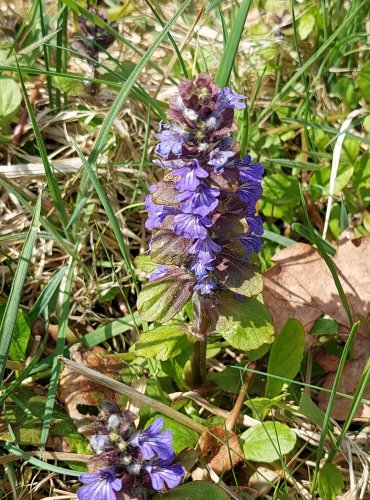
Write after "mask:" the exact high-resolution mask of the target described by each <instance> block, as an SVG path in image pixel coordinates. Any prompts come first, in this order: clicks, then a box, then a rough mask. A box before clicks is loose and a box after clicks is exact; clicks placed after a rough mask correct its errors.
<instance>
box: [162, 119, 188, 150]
mask: <svg viewBox="0 0 370 500" xmlns="http://www.w3.org/2000/svg"><path fill="white" fill-rule="evenodd" d="M157 137H158V139H159V140H160V142H159V144H158V145H157V147H156V149H155V152H156V153H158V154H159V155H160V156H162V157H163V158H168V157H169V155H170V154H171V153H173V154H174V155H176V156H180V155H181V153H182V145H183V143H184V141H185V140H186V139H187V138H188V134H186V133H185V132H184V131H183V129H182V128H181V127H180V126H178V125H177V126H173V127H171V128H170V127H169V126H168V125H166V124H162V125H161V132H160V133H159V134H157Z"/></svg>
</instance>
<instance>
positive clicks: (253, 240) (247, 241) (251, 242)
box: [238, 233, 262, 255]
mask: <svg viewBox="0 0 370 500" xmlns="http://www.w3.org/2000/svg"><path fill="white" fill-rule="evenodd" d="M238 239H239V241H240V243H241V244H242V245H243V247H244V250H245V252H246V253H247V254H248V255H249V254H251V253H258V252H259V251H260V250H261V246H262V240H261V238H259V237H258V236H256V235H254V234H248V233H246V234H243V235H242V236H240V237H239V238H238Z"/></svg>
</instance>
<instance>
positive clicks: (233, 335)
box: [215, 292, 274, 351]
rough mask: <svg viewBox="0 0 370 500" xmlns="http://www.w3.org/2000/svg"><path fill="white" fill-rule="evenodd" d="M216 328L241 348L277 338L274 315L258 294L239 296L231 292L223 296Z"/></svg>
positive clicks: (237, 347) (246, 349) (255, 347)
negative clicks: (238, 297) (240, 298)
mask: <svg viewBox="0 0 370 500" xmlns="http://www.w3.org/2000/svg"><path fill="white" fill-rule="evenodd" d="M218 311H219V314H220V316H219V318H218V319H217V324H216V328H215V330H216V332H217V333H219V334H221V335H222V336H223V337H224V339H225V340H227V341H228V342H229V343H230V345H231V346H232V347H234V348H235V349H240V350H241V351H251V350H254V349H258V348H259V347H261V346H262V345H263V344H271V343H272V342H273V339H274V327H273V325H272V318H271V315H270V313H269V312H268V310H267V309H266V307H265V306H264V304H262V303H261V302H260V301H259V300H258V299H257V298H255V297H253V298H248V299H245V300H238V299H236V298H235V297H234V295H233V294H231V293H227V292H226V293H224V294H222V295H221V296H220V302H219V304H218Z"/></svg>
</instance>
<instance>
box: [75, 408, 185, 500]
mask: <svg viewBox="0 0 370 500" xmlns="http://www.w3.org/2000/svg"><path fill="white" fill-rule="evenodd" d="M107 408H109V411H108V412H106V411H103V412H102V413H101V414H100V416H99V426H98V427H97V429H96V430H97V434H94V435H93V436H92V437H91V439H90V446H91V448H92V449H93V450H94V452H95V455H93V457H92V458H91V459H90V465H91V466H92V468H93V469H98V470H97V471H96V472H94V473H92V474H89V473H86V474H81V475H80V477H79V479H80V481H81V482H82V483H84V484H85V486H82V487H81V488H79V489H78V490H77V496H78V498H79V499H80V500H116V499H117V496H119V498H125V499H130V498H147V496H148V495H149V494H151V493H154V491H163V490H166V489H171V488H175V487H176V486H178V485H179V484H180V482H181V481H182V479H183V477H184V474H185V469H184V468H183V467H182V465H179V464H176V463H174V462H175V453H174V451H173V448H172V433H171V431H170V430H165V431H164V432H162V428H163V424H164V421H163V419H162V418H156V419H155V420H154V422H153V423H152V424H151V425H150V427H148V428H147V429H144V430H140V431H137V430H136V428H135V426H134V425H133V422H134V419H135V415H133V413H131V412H129V411H124V412H121V411H120V410H119V409H118V407H116V406H115V405H113V406H112V405H109V406H107ZM112 408H113V411H112Z"/></svg>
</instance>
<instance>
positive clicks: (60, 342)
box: [40, 257, 75, 450]
mask: <svg viewBox="0 0 370 500" xmlns="http://www.w3.org/2000/svg"><path fill="white" fill-rule="evenodd" d="M74 266H75V260H74V259H73V258H72V257H70V260H69V264H68V270H67V274H66V276H65V281H64V283H63V284H62V287H61V288H62V289H61V296H62V306H61V311H60V320H59V331H58V339H57V342H56V346H55V350H54V354H53V357H54V360H53V365H52V368H51V377H50V383H49V390H48V397H47V400H46V405H45V413H44V419H43V426H42V431H41V439H40V448H41V450H44V449H45V446H46V441H47V439H48V436H49V431H50V426H51V419H52V415H53V410H54V404H55V400H56V394H57V390H58V385H59V375H60V372H61V364H60V363H59V362H58V359H57V356H59V355H61V354H62V353H63V350H64V346H65V341H66V335H67V326H68V317H69V309H70V302H71V289H72V284H73V278H74Z"/></svg>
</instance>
